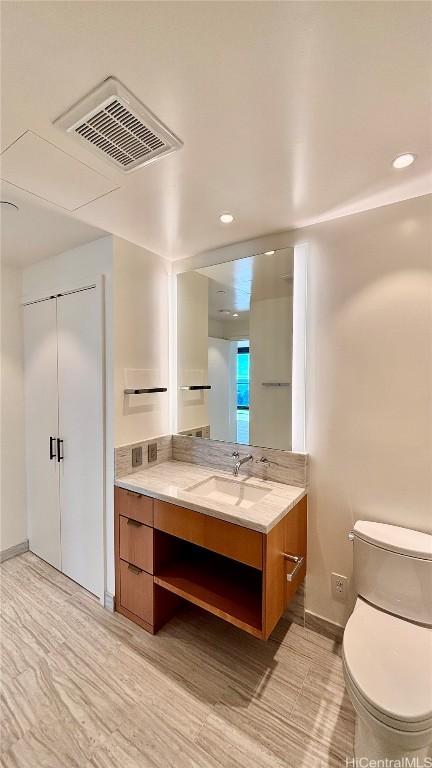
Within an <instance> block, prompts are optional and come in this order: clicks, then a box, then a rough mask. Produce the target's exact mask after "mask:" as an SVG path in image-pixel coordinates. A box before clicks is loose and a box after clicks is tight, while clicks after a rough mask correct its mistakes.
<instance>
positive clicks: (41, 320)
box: [5, 299, 61, 569]
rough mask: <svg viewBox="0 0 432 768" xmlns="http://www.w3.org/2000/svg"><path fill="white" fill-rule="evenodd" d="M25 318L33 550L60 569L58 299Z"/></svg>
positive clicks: (30, 311) (30, 307) (38, 305)
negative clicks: (56, 440)
mask: <svg viewBox="0 0 432 768" xmlns="http://www.w3.org/2000/svg"><path fill="white" fill-rule="evenodd" d="M23 315H24V359H25V428H26V461H25V471H26V474H27V510H28V530H29V547H30V550H31V551H32V552H34V553H35V554H36V555H38V556H39V557H41V558H42V559H43V560H46V561H47V563H50V565H53V566H54V568H58V569H60V568H61V548H60V509H59V472H58V464H57V459H56V456H55V455H54V454H55V449H56V442H55V438H56V437H57V434H58V398H57V327H56V300H55V299H47V300H46V301H40V302H37V303H35V304H29V305H27V306H25V307H24V309H23ZM50 438H51V439H50ZM53 438H54V439H53ZM5 449H7V447H6V446H5ZM50 449H51V450H50ZM50 457H52V458H50ZM23 458H24V457H23ZM23 475H24V461H23ZM23 482H24V476H23Z"/></svg>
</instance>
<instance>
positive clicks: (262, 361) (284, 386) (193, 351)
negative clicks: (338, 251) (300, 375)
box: [177, 248, 294, 450]
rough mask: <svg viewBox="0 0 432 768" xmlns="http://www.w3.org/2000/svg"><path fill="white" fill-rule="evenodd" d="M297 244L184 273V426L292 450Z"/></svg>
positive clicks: (180, 365)
mask: <svg viewBox="0 0 432 768" xmlns="http://www.w3.org/2000/svg"><path fill="white" fill-rule="evenodd" d="M293 298H294V249H293V248H283V249H279V250H275V251H268V252H267V253H263V254H259V255H254V256H250V257H248V258H243V259H237V260H235V261H228V262H225V263H222V264H215V265H214V266H205V267H201V268H199V269H196V270H193V271H190V272H184V273H182V274H179V275H177V384H178V402H177V405H178V408H177V431H178V432H179V433H180V434H184V435H193V436H197V437H202V438H212V439H214V440H222V441H226V442H234V443H242V444H245V445H255V446H260V447H266V448H280V449H284V450H292V419H293Z"/></svg>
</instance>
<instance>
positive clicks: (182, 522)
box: [154, 499, 263, 571]
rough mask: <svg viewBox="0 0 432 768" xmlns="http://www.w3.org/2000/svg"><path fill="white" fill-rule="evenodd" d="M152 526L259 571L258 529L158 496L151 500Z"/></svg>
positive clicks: (260, 566)
mask: <svg viewBox="0 0 432 768" xmlns="http://www.w3.org/2000/svg"><path fill="white" fill-rule="evenodd" d="M154 527H155V528H157V529H158V530H160V531H165V533H170V534H171V535H172V536H177V537H178V538H179V539H184V540H185V541H190V542H191V543H192V544H198V546H200V547H205V548H206V549H209V550H211V551H212V552H217V553H218V554H220V555H225V556H226V557H230V558H232V559H233V560H237V561H238V562H239V563H244V564H245V565H251V566H252V567H253V568H258V570H260V571H261V570H262V563H263V537H262V534H261V533H259V532H258V531H252V530H250V528H243V527H242V526H240V525H235V524H234V523H227V522H225V520H218V519H217V518H215V517H210V516H209V515H205V514H202V513H200V512H194V511H193V510H191V509H186V508H184V507H178V506H176V505H175V504H169V503H168V502H166V501H158V500H157V499H155V501H154Z"/></svg>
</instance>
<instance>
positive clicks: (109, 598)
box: [103, 592, 114, 613]
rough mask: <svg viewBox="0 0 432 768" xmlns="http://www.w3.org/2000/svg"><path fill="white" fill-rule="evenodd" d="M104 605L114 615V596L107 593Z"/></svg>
mask: <svg viewBox="0 0 432 768" xmlns="http://www.w3.org/2000/svg"><path fill="white" fill-rule="evenodd" d="M103 605H104V608H105V609H106V610H107V611H111V613H114V595H111V594H110V593H109V592H105V593H104V604H103Z"/></svg>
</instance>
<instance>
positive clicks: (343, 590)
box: [331, 573, 348, 602]
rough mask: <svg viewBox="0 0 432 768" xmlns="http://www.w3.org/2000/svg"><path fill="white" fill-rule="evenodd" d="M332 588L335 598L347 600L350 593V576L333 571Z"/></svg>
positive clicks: (342, 600)
mask: <svg viewBox="0 0 432 768" xmlns="http://www.w3.org/2000/svg"><path fill="white" fill-rule="evenodd" d="M331 590H332V595H333V597H334V598H335V600H340V601H341V602H345V600H346V599H347V593H348V577H347V576H341V575H340V573H332V575H331Z"/></svg>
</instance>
